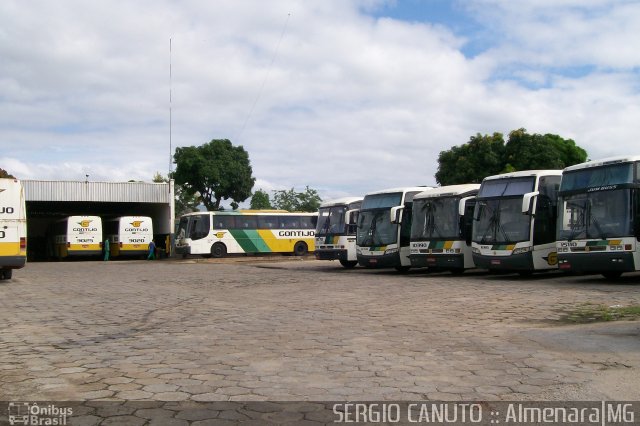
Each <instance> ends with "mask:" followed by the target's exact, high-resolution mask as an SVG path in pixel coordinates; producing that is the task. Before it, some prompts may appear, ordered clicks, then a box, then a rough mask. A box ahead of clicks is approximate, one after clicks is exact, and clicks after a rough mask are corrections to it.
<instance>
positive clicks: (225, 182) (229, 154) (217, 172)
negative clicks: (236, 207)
mask: <svg viewBox="0 0 640 426" xmlns="http://www.w3.org/2000/svg"><path fill="white" fill-rule="evenodd" d="M173 158H174V161H175V164H176V171H175V173H174V179H175V181H176V184H177V185H181V186H182V187H183V189H184V191H185V193H186V194H188V195H195V194H196V193H199V194H200V195H199V197H200V200H201V201H202V203H203V204H204V205H205V207H206V208H207V209H208V210H218V209H219V208H220V201H222V200H223V199H225V200H228V199H229V198H231V199H232V200H233V201H235V202H236V203H239V202H242V201H244V200H246V199H247V198H249V196H251V188H253V184H254V182H255V178H254V177H253V176H252V173H253V170H252V169H251V163H250V161H249V154H248V153H247V151H245V150H244V148H243V147H242V146H233V145H232V144H231V141H229V140H228V139H213V140H212V141H211V142H209V143H206V144H204V145H201V146H198V147H196V146H188V147H181V148H176V153H175V155H174V156H173Z"/></svg>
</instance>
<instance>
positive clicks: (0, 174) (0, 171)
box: [0, 168, 16, 179]
mask: <svg viewBox="0 0 640 426" xmlns="http://www.w3.org/2000/svg"><path fill="white" fill-rule="evenodd" d="M0 178H5V179H15V178H16V177H15V176H13V175H12V174H9V172H8V171H6V170H5V169H3V168H0Z"/></svg>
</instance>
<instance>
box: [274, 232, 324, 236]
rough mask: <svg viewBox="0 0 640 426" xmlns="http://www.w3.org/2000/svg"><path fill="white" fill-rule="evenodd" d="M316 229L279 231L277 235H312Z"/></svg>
mask: <svg viewBox="0 0 640 426" xmlns="http://www.w3.org/2000/svg"><path fill="white" fill-rule="evenodd" d="M315 235H316V231H279V232H278V236H279V237H313V236H315Z"/></svg>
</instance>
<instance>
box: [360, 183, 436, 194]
mask: <svg viewBox="0 0 640 426" xmlns="http://www.w3.org/2000/svg"><path fill="white" fill-rule="evenodd" d="M431 188H433V187H431V186H426V185H425V186H405V187H401V188H389V189H382V190H380V191H373V192H369V193H367V195H377V194H391V193H394V192H403V193H404V192H411V191H419V192H422V191H426V190H427V189H431Z"/></svg>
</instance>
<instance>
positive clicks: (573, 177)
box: [560, 163, 633, 192]
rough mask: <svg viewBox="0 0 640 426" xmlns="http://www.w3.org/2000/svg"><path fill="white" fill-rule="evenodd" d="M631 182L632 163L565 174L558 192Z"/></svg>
mask: <svg viewBox="0 0 640 426" xmlns="http://www.w3.org/2000/svg"><path fill="white" fill-rule="evenodd" d="M632 182H633V163H626V164H616V165H610V166H605V167H597V168H589V169H580V170H576V171H569V172H565V173H564V174H563V176H562V183H561V184H560V191H561V192H564V191H575V190H580V189H587V188H598V187H602V186H607V185H620V184H624V183H632Z"/></svg>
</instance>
